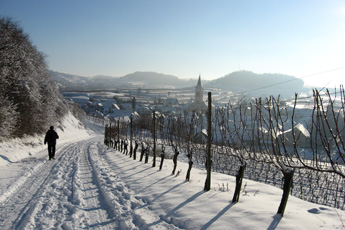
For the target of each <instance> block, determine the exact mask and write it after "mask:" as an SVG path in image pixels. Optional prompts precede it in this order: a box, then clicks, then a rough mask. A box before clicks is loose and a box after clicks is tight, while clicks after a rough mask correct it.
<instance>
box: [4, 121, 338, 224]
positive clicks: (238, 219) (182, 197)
mask: <svg viewBox="0 0 345 230" xmlns="http://www.w3.org/2000/svg"><path fill="white" fill-rule="evenodd" d="M85 125H86V129H83V127H82V126H81V125H80V124H79V123H78V122H77V121H76V120H75V119H73V117H71V116H69V117H68V118H66V120H65V121H64V122H63V123H62V124H59V125H58V128H57V132H58V134H59V135H60V139H59V140H58V144H57V153H56V160H54V161H48V160H47V150H46V149H45V148H46V146H44V145H43V144H42V141H43V137H35V138H27V139H24V140H14V141H11V142H5V143H1V144H0V157H1V159H0V165H1V169H0V172H1V173H0V229H157V230H158V229H159V230H160V229H345V211H342V210H339V209H334V208H330V207H327V206H322V205H317V204H313V203H308V202H306V201H302V200H300V199H298V198H295V197H293V196H290V198H289V201H288V204H287V207H286V210H285V214H284V217H283V218H281V217H280V216H279V215H276V212H277V209H278V206H279V203H280V199H281V196H282V190H281V189H279V188H276V187H273V186H270V185H265V184H261V183H258V182H254V181H250V180H244V182H243V185H244V187H243V190H242V193H241V196H240V201H239V202H238V203H236V204H233V203H231V200H232V196H233V193H234V188H235V178H234V177H232V176H229V175H224V174H220V173H212V184H211V187H212V189H211V190H210V191H208V192H204V191H203V188H204V183H205V179H206V171H204V170H200V169H195V168H193V169H192V172H191V181H189V182H185V180H184V179H185V173H186V171H187V168H188V166H187V164H186V163H183V162H178V167H177V170H178V171H179V175H178V176H176V175H171V172H172V169H173V163H172V160H171V159H166V160H165V161H164V166H163V169H162V170H161V171H159V170H158V167H155V168H152V167H151V165H152V164H151V163H152V162H151V159H150V161H149V162H150V163H149V164H144V163H143V162H139V161H138V160H136V161H134V160H133V159H131V158H129V157H128V156H126V155H124V154H122V153H120V152H118V151H115V150H114V149H111V148H108V147H107V146H105V145H104V144H103V127H100V126H97V125H94V124H92V123H86V124H85ZM157 160H158V162H157V165H158V166H159V160H160V158H157Z"/></svg>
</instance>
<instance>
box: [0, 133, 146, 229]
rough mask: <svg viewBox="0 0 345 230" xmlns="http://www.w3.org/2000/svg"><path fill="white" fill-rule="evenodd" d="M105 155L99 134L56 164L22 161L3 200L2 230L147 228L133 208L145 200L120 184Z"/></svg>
mask: <svg viewBox="0 0 345 230" xmlns="http://www.w3.org/2000/svg"><path fill="white" fill-rule="evenodd" d="M102 151H104V146H103V144H102V136H97V137H94V138H92V139H88V140H84V141H79V142H77V143H74V144H70V145H66V146H64V147H62V148H61V149H60V150H58V151H57V153H56V160H53V161H48V160H46V157H45V156H44V157H41V158H27V159H25V160H22V161H21V162H20V163H18V168H19V171H16V172H14V174H13V179H12V180H11V181H10V183H9V185H8V187H7V190H6V192H4V193H3V194H2V195H1V197H0V198H1V206H0V229H88V228H92V229H139V228H146V226H145V223H144V222H143V221H142V220H141V218H140V217H139V216H138V215H136V214H135V213H134V211H133V210H132V207H133V208H135V207H137V206H139V205H141V201H138V200H136V199H135V198H134V197H131V196H130V194H129V192H128V189H127V188H126V187H125V185H124V184H123V183H119V182H118V181H117V180H119V179H118V178H117V176H116V175H115V173H114V172H112V170H111V169H110V166H109V164H108V163H106V161H105V160H104V158H102V157H101V156H102ZM42 154H43V153H42ZM43 155H44V154H43Z"/></svg>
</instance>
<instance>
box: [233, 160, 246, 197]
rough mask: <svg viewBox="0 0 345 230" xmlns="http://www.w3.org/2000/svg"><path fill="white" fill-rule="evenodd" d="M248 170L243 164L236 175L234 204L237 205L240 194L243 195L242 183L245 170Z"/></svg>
mask: <svg viewBox="0 0 345 230" xmlns="http://www.w3.org/2000/svg"><path fill="white" fill-rule="evenodd" d="M245 169H246V165H245V164H243V165H241V166H240V169H239V170H238V172H237V175H236V188H235V193H234V197H233V198H232V203H237V202H238V201H239V199H240V194H241V187H242V181H243V177H244V170H245Z"/></svg>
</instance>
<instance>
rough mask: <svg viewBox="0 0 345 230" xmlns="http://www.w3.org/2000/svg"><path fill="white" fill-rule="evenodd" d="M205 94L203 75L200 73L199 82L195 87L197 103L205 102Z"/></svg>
mask: <svg viewBox="0 0 345 230" xmlns="http://www.w3.org/2000/svg"><path fill="white" fill-rule="evenodd" d="M203 94H204V89H203V88H202V86H201V76H200V74H199V80H198V84H197V85H196V87H195V100H194V102H195V103H202V102H203Z"/></svg>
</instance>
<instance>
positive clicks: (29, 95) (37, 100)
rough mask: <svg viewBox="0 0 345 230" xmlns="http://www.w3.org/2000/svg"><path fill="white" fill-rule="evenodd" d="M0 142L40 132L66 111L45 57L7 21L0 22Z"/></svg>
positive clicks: (21, 32)
mask: <svg viewBox="0 0 345 230" xmlns="http://www.w3.org/2000/svg"><path fill="white" fill-rule="evenodd" d="M0 101H1V104H0V141H1V140H3V139H4V138H8V137H22V136H24V135H33V134H36V133H42V132H44V131H45V130H46V129H47V128H48V127H49V126H50V125H53V124H55V123H56V122H57V121H58V120H59V119H61V118H62V117H63V115H64V114H65V113H66V112H67V111H68V107H67V105H66V103H65V102H64V99H63V96H62V95H61V94H60V92H59V90H58V88H57V86H56V84H55V83H54V82H53V81H52V80H51V79H50V76H49V72H48V67H47V64H46V61H45V56H44V54H42V53H41V52H40V51H38V50H37V48H36V47H35V46H34V45H33V44H32V42H31V41H30V39H29V35H28V34H26V33H25V32H24V31H23V29H22V28H21V27H20V26H19V25H18V24H17V23H16V22H14V21H13V20H12V19H10V18H0Z"/></svg>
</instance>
